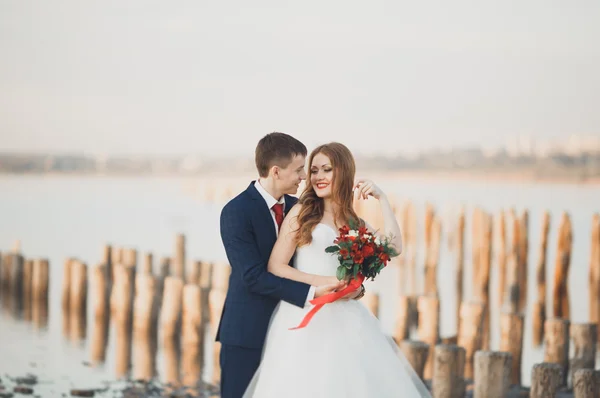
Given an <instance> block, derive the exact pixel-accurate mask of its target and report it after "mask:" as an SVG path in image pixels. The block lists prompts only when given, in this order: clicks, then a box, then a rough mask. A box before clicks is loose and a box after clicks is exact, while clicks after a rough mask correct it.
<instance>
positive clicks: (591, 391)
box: [573, 369, 600, 398]
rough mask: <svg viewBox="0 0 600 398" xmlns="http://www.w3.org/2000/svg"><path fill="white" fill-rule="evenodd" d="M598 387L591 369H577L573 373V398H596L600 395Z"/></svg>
mask: <svg viewBox="0 0 600 398" xmlns="http://www.w3.org/2000/svg"><path fill="white" fill-rule="evenodd" d="M599 387H600V386H598V384H597V380H596V375H595V372H594V370H593V369H579V370H577V371H576V372H575V373H574V374H573V392H574V397H575V398H598V397H600V388H599Z"/></svg>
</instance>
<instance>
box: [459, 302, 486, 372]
mask: <svg viewBox="0 0 600 398" xmlns="http://www.w3.org/2000/svg"><path fill="white" fill-rule="evenodd" d="M484 312H485V307H484V305H483V303H479V302H463V303H462V304H461V305H460V315H461V318H460V329H459V331H458V345H459V346H461V347H464V349H465V376H464V377H465V379H467V380H472V379H473V358H474V356H475V352H476V351H478V350H480V349H481V337H482V335H481V330H482V326H483V315H484Z"/></svg>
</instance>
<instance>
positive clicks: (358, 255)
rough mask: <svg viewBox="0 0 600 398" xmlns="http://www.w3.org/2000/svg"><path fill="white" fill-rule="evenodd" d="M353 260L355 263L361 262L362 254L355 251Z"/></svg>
mask: <svg viewBox="0 0 600 398" xmlns="http://www.w3.org/2000/svg"><path fill="white" fill-rule="evenodd" d="M353 260H354V262H355V263H356V264H362V263H363V261H364V258H363V256H362V254H360V253H356V254H355V255H354V258H353Z"/></svg>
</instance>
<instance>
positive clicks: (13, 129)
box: [0, 0, 600, 155]
mask: <svg viewBox="0 0 600 398" xmlns="http://www.w3.org/2000/svg"><path fill="white" fill-rule="evenodd" d="M599 43H600V1H597V0H581V1H577V0H576V1H556V0H530V1H495V2H490V1H481V0H479V1H465V0H455V1H447V0H444V1H437V2H432V1H416V0H409V1H400V0H391V1H378V0H370V1H360V2H359V1H349V0H343V1H342V0H326V1H323V0H319V1H316V0H303V1H282V0H272V1H266V0H252V1H247V0H245V1H241V0H234V1H199V0H195V1H170V2H166V1H148V0H144V1H123V0H120V1H107V0H102V1H100V0H99V1H95V2H93V1H81V0H79V1H57V0H55V1H39V2H32V1H25V0H13V1H10V0H0V151H4V150H19V151H35V152H39V151H53V152H80V151H83V152H85V153H89V154H107V153H113V154H128V153H132V154H134V153H135V154H196V153H197V154H207V153H210V154H217V153H223V154H237V153H239V154H249V155H251V154H252V152H253V150H254V146H255V144H256V142H257V140H258V139H259V138H260V137H261V136H263V135H264V134H266V133H268V132H270V131H284V132H287V133H290V134H292V135H294V136H296V137H297V138H299V139H301V140H302V141H303V142H305V144H306V145H307V146H308V147H309V150H310V148H311V147H314V146H315V145H317V144H319V143H323V142H328V141H334V140H335V141H341V142H344V143H346V144H347V145H348V146H349V147H350V148H351V149H353V150H355V151H360V152H365V153H376V152H378V151H381V152H383V153H386V154H388V153H394V152H405V151H414V150H421V149H426V148H431V147H437V148H447V147H452V146H454V147H460V146H467V145H484V146H496V145H503V144H504V143H506V142H507V141H508V140H509V139H512V138H514V137H518V136H521V135H526V136H531V137H534V138H536V139H539V140H546V139H557V138H560V137H563V136H566V135H569V134H572V133H575V134H588V135H600V72H599V71H600V44H599ZM209 141H210V142H209Z"/></svg>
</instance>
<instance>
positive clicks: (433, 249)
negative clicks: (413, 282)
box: [424, 203, 442, 295]
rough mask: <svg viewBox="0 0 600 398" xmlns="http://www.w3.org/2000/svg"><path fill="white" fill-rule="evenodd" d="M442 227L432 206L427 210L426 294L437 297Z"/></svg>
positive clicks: (428, 205) (428, 206)
mask: <svg viewBox="0 0 600 398" xmlns="http://www.w3.org/2000/svg"><path fill="white" fill-rule="evenodd" d="M441 234H442V226H441V221H440V220H439V218H438V217H436V215H435V210H434V208H433V206H432V205H431V204H429V203H428V204H427V207H426V209H425V244H426V246H425V271H424V272H425V290H424V292H425V294H426V295H437V294H438V288H437V266H438V263H439V257H440V244H441Z"/></svg>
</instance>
